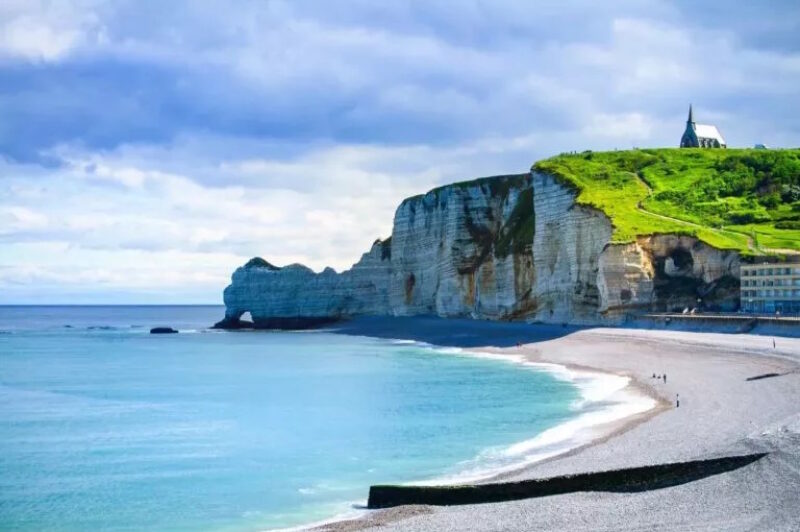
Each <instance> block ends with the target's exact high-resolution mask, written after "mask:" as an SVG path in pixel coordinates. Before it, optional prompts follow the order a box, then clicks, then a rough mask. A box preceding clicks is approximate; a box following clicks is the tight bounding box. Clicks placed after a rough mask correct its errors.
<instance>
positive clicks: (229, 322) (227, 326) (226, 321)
mask: <svg viewBox="0 0 800 532" xmlns="http://www.w3.org/2000/svg"><path fill="white" fill-rule="evenodd" d="M211 328H212V329H224V330H226V331H236V330H239V329H253V328H254V325H253V322H252V321H247V320H240V319H238V318H230V317H228V316H225V317H224V318H222V319H221V320H219V321H218V322H217V323H215V324H214V326H213V327H211Z"/></svg>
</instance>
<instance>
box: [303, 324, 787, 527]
mask: <svg viewBox="0 0 800 532" xmlns="http://www.w3.org/2000/svg"><path fill="white" fill-rule="evenodd" d="M771 340H772V339H771V338H769V337H764V336H756V335H730V334H718V333H692V332H684V331H661V330H649V329H614V328H602V329H600V328H598V329H584V330H578V331H570V332H569V333H567V334H564V335H562V336H558V337H554V338H546V339H543V340H541V341H535V342H532V343H526V344H524V345H521V346H519V347H516V346H515V347H483V348H480V347H473V348H470V349H468V351H473V352H479V353H489V354H493V355H496V356H503V357H514V358H516V359H518V361H519V362H520V363H523V364H531V365H535V364H556V365H559V366H563V367H566V368H568V369H569V370H571V371H590V372H598V373H606V374H612V375H616V376H623V377H627V378H629V379H630V380H629V382H628V384H627V386H625V388H624V389H625V390H628V391H635V392H636V393H642V394H646V395H647V396H648V397H651V398H653V399H654V400H655V401H656V404H655V405H654V406H653V407H652V408H650V409H648V410H647V411H644V412H640V413H635V414H632V415H630V416H627V417H625V418H624V419H619V420H616V421H614V422H611V423H609V424H606V425H598V426H595V430H596V432H595V435H594V437H593V438H592V439H591V441H588V442H586V443H584V444H583V445H579V446H577V447H575V448H572V449H569V450H567V451H565V452H563V453H559V454H558V455H556V456H552V457H548V458H545V459H543V460H541V461H536V462H534V463H530V464H527V465H524V464H523V465H522V466H521V467H518V468H514V469H513V470H509V471H507V472H501V473H499V474H497V475H494V476H492V477H490V478H488V479H484V480H478V481H473V482H470V483H471V484H479V483H483V482H491V481H500V480H503V481H507V480H524V479H530V478H543V477H546V476H551V475H558V474H575V473H579V472H588V471H598V470H603V469H609V468H610V467H629V466H636V465H650V464H654V463H658V462H666V461H671V460H683V459H691V458H702V457H709V456H717V455H720V454H721V453H723V452H725V451H727V450H732V449H737V450H738V449H742V448H747V449H753V448H758V449H763V448H765V447H767V448H771V449H775V448H777V449H779V450H780V452H782V453H787V452H788V453H789V454H790V455H792V456H795V454H796V455H797V456H800V445H795V443H793V442H794V440H791V438H789V440H786V441H784V439H783V438H778V439H779V440H780V441H778V442H776V441H773V440H775V439H776V437H775V434H778V435H785V434H784V433H788V434H790V435H793V434H795V432H793V431H794V430H795V429H793V428H792V427H794V425H793V423H795V421H793V420H795V419H797V420H800V406H797V405H796V404H793V403H795V401H793V399H792V397H793V396H792V393H793V392H800V369H798V368H800V340H797V339H791V338H780V340H779V341H778V343H779V344H780V347H781V348H780V349H778V348H777V347H776V348H772V344H771ZM645 367H648V368H651V369H650V370H643V368H645ZM773 370H774V371H777V372H778V373H780V375H781V378H780V379H778V378H776V379H765V380H764V381H762V385H760V386H758V387H756V386H752V385H750V387H749V388H748V387H747V386H748V385H747V384H746V380H745V379H746V378H747V377H748V376H754V375H757V374H760V373H767V372H770V371H773ZM653 372H655V373H657V374H659V373H663V372H666V373H667V374H668V383H666V384H664V383H663V382H662V381H659V382H658V383H656V382H655V380H654V379H651V375H652V373H653ZM731 377H736V378H731ZM706 378H707V379H706ZM704 381H706V382H704ZM770 381H771V382H770ZM676 383H677V384H676ZM728 385H729V386H728ZM729 388H732V389H729ZM765 389H770V394H769V397H768V398H764V397H759V395H760V394H759V393H756V394H755V395H752V394H750V393H748V392H750V391H751V390H752V391H756V390H757V391H759V392H763V391H764V390H765ZM676 390H680V391H676ZM742 391H743V392H744V393H741V392H742ZM675 393H681V399H682V402H681V407H680V408H677V409H676V408H674V402H673V401H672V400H671V399H672V398H673V397H674V394H675ZM701 395H705V399H706V400H707V402H703V401H702V400H698V399H700V397H699V396H701ZM795 397H796V396H795ZM721 399H726V400H727V403H725V402H724V401H721ZM756 403H757V404H756ZM733 407H735V408H733ZM729 410H730V411H729ZM740 411H741V412H740ZM687 414H689V415H692V414H698V415H699V417H700V418H701V419H700V421H708V425H709V426H708V427H705V426H704V424H702V423H701V424H697V423H696V421H698V419H696V418H693V417H692V418H690V420H691V422H689V423H688V424H687V420H686V419H685V418H680V417H679V416H686V415H687ZM787 416H788V417H787ZM776 420H777V421H778V422H783V423H784V425H781V428H780V429H775V428H774V427H773V425H774V423H775V422H776ZM787 420H788V421H787ZM796 425H797V427H796V429H797V430H798V431H800V421H797V423H796ZM787 426H788V427H790V428H789V429H786V427H787ZM770 427H771V428H770ZM715 428H719V430H714V429H715ZM765 429H766V430H765ZM787 442H788V443H787ZM775 460H776V459H774V458H771V457H770V458H768V459H767V461H766V462H765V464H764V465H758V466H750V467H748V468H745V471H743V472H732V473H725V474H724V475H720V476H721V477H723V478H725V479H726V480H727V484H726V483H725V481H721V480H719V479H706V480H703V481H698V482H696V483H691V484H690V485H687V486H679V487H674V488H668V489H665V490H659V491H664V492H674V493H681V494H683V493H689V494H694V495H692V496H693V497H698V496H699V495H698V494H697V493H696V492H697V491H698V490H700V489H701V488H700V487H701V486H707V485H716V484H718V483H721V487H719V488H717V489H718V490H719V489H721V490H723V491H724V490H725V489H727V490H729V491H730V490H731V489H732V488H731V486H730V484H731V483H730V479H731V478H739V477H747V478H749V480H748V482H737V483H735V490H734V491H736V493H735V495H732V496H731V497H730V501H725V502H723V503H717V504H716V505H709V506H714V507H715V508H714V509H713V510H707V509H705V508H704V509H703V511H700V510H698V511H700V514H698V516H695V517H691V520H692V522H693V523H694V522H695V521H698V522H700V523H701V524H700V525H698V527H697V528H699V529H703V530H705V529H708V530H713V529H716V528H718V527H715V526H712V525H708V526H707V527H706V528H704V527H705V526H706V525H703V524H702V523H703V522H704V519H703V518H701V517H700V516H702V515H703V514H704V513H705V514H711V513H714V516H715V518H716V519H726V520H728V521H730V522H731V523H733V525H732V529H734V530H736V529H739V528H738V527H739V526H741V528H743V529H747V528H749V527H750V525H751V524H752V522H751V521H748V519H749V518H748V517H747V512H743V511H740V512H736V511H731V510H730V509H729V508H728V507H729V506H735V507H746V506H748V505H750V506H752V505H753V500H752V499H751V496H750V491H751V490H750V489H749V488H748V486H747V484H748V483H753V486H758V487H759V488H763V489H765V490H766V489H767V488H768V487H769V486H768V485H767V483H765V482H760V481H759V479H756V480H753V479H752V478H750V477H752V476H753V472H752V471H753V470H758V469H763V468H769V471H770V475H768V476H772V477H775V476H780V475H784V476H786V475H788V477H789V478H788V480H786V481H785V482H783V483H779V484H778V485H777V486H776V490H777V491H778V492H779V493H780V494H781V497H783V498H788V499H790V500H791V501H792V502H793V503H795V502H796V503H800V474H798V473H797V472H792V471H789V472H788V473H787V472H786V471H783V470H781V471H777V470H775V467H777V466H776V464H775V463H773V462H774V461H775ZM598 464H602V466H599V465H598ZM793 475H794V476H793ZM713 491H714V490H713V489H712V490H711V492H709V491H707V490H703V491H702V493H701V494H700V495H701V497H700V498H701V499H702V498H707V497H708V496H709V493H713ZM755 491H758V490H757V489H756V490H755ZM755 496H756V495H755V494H753V497H755ZM620 497H621V498H622V499H620V500H622V501H625V502H626V503H628V504H632V505H634V506H636V505H637V504H642V505H644V506H646V505H653V504H654V503H653V500H654V499H653V497H655V500H657V499H658V496H657V495H656V496H653V495H647V494H636V495H630V494H627V495H608V494H596V493H595V494H580V495H557V496H551V497H548V498H546V499H550V500H543V499H537V500H536V502H533V501H532V500H522V501H517V502H509V503H493V504H485V505H471V506H463V507H426V506H421V507H419V506H409V507H398V508H393V509H391V510H375V511H372V512H370V513H369V514H367V515H365V516H362V517H360V518H358V519H355V520H349V521H338V522H336V523H329V524H327V525H324V526H322V527H316V528H315V530H331V531H339V530H366V529H372V528H373V527H374V528H376V529H378V528H380V529H385V527H389V528H391V529H399V530H414V529H419V528H425V529H431V530H451V529H459V528H461V529H463V527H465V526H468V527H470V528H473V529H487V530H489V529H493V528H497V527H502V528H506V529H509V530H531V529H549V528H573V529H574V528H575V526H576V522H573V521H570V518H569V517H565V516H563V515H560V514H559V505H563V504H576V505H577V506H576V508H577V509H578V510H580V511H581V512H591V511H592V509H593V508H594V505H593V504H586V501H587V499H592V500H594V499H599V500H603V501H605V500H608V499H616V498H620ZM620 500H618V501H617V502H615V503H614V504H611V505H610V506H609V509H608V511H609V514H607V515H605V516H604V517H602V518H600V517H598V519H601V521H602V520H604V521H603V522H604V523H606V526H607V527H608V529H617V528H623V529H624V528H625V526H630V527H631V528H632V529H633V528H635V523H637V522H639V521H641V519H639V520H633V521H631V522H630V524H627V523H623V521H620V520H618V518H615V517H614V515H615V511H616V510H615V509H616V505H617V504H620ZM554 501H559V502H558V503H556V502H554ZM691 501H692V499H689V500H688V501H687V502H686V504H692V502H691ZM717 506H719V507H722V508H723V510H720V511H717V508H716V507H717ZM795 506H796V505H795ZM543 507H546V508H547V511H543ZM533 508H535V509H536V510H535V511H533ZM651 513H652V512H651ZM657 513H658V514H659V517H661V518H662V520H666V521H664V522H669V521H670V520H672V522H673V526H672V528H676V527H677V528H680V527H681V525H680V524H676V523H675V520H676V519H680V518H681V516H680V514H678V515H673V514H674V512H671V513H669V512H668V511H667V509H665V510H664V511H663V512H662V510H661V509H660V508H659V511H658V512H657ZM795 513H796V514H798V517H800V511H796V510H795ZM648 515H649V514H648ZM687 515H689V516H691V514H687ZM487 516H490V517H487ZM767 518H768V517H762V518H760V519H762V521H763V520H764V519H767ZM771 519H772V521H771V522H770V527H772V528H776V529H780V528H781V525H783V526H785V525H786V524H787V523H788V521H785V520H784V517H781V516H778V517H777V518H776V517H775V516H773V517H771ZM775 519H777V521H775ZM543 523H550V524H549V525H543ZM556 523H559V524H556ZM747 523H750V525H748V524H747ZM650 524H651V525H652V526H653V527H654V528H659V526H657V525H658V524H659V523H658V522H657V523H650ZM717 524H718V523H717ZM637 526H638V525H637ZM683 526H687V523H686V522H684V523H683ZM692 526H693V527H694V526H695V525H694V524H693V525H692ZM598 528H603V527H602V526H598ZM666 528H670V527H669V526H666Z"/></svg>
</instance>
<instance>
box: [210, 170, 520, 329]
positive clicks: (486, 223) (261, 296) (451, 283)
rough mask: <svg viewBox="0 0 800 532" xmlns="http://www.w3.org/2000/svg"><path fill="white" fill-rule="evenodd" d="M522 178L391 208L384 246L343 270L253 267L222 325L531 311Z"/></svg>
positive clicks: (231, 290) (241, 276)
mask: <svg viewBox="0 0 800 532" xmlns="http://www.w3.org/2000/svg"><path fill="white" fill-rule="evenodd" d="M532 229H533V193H532V189H531V182H530V175H529V174H519V175H511V176H499V177H495V178H486V179H481V180H476V181H473V182H470V183H460V184H456V185H451V186H447V187H441V188H439V189H435V190H433V191H431V192H429V193H428V194H425V195H424V196H417V197H414V198H409V199H407V200H406V201H404V202H403V203H402V204H401V205H400V207H399V208H398V209H397V212H396V214H395V220H394V228H393V231H392V237H391V238H390V239H387V240H386V241H376V242H375V244H373V246H372V249H371V250H370V251H369V252H368V253H366V254H364V256H363V257H362V258H361V260H360V261H359V262H358V263H357V264H355V265H354V266H353V268H351V269H350V270H347V271H345V272H342V273H340V274H337V273H336V272H334V271H333V270H331V269H326V270H325V271H323V272H322V273H319V274H317V273H314V272H313V271H312V270H310V269H309V268H306V267H305V266H302V265H297V264H295V265H291V266H286V267H284V268H276V267H274V266H272V265H271V264H269V263H268V262H266V261H264V260H263V259H253V260H251V261H250V262H249V263H248V264H247V265H245V266H243V267H241V268H239V269H237V270H236V271H235V272H234V274H233V278H232V282H231V284H230V286H228V287H227V288H226V289H225V293H224V300H225V306H226V318H225V320H223V321H222V322H220V323H219V324H218V325H219V326H220V327H226V328H237V327H239V318H240V317H241V316H242V315H243V314H244V313H245V312H250V314H251V315H252V318H253V324H254V326H256V327H269V328H282V327H284V326H286V327H292V328H296V327H298V326H302V325H303V324H306V323H307V324H308V325H309V326H311V325H315V324H318V323H319V322H320V319H321V318H325V319H328V320H330V319H336V318H340V317H349V316H356V315H412V314H437V315H440V316H471V317H476V318H491V319H502V318H508V319H511V318H523V317H526V316H527V315H528V314H529V309H530V308H531V306H532V299H531V286H532V283H533V261H532V254H531V246H532Z"/></svg>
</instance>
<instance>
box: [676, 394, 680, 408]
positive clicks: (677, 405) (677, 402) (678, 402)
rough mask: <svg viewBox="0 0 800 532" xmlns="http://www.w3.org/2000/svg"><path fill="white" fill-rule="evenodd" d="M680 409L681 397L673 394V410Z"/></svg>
mask: <svg viewBox="0 0 800 532" xmlns="http://www.w3.org/2000/svg"><path fill="white" fill-rule="evenodd" d="M680 407H681V396H680V394H677V393H676V394H675V408H680Z"/></svg>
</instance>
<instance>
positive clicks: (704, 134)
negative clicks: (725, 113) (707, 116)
mask: <svg viewBox="0 0 800 532" xmlns="http://www.w3.org/2000/svg"><path fill="white" fill-rule="evenodd" d="M694 132H695V134H696V135H697V138H698V139H716V140H718V141H719V143H720V144H725V139H724V138H722V133H720V132H719V130H718V129H717V126H712V125H710V124H695V125H694Z"/></svg>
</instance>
